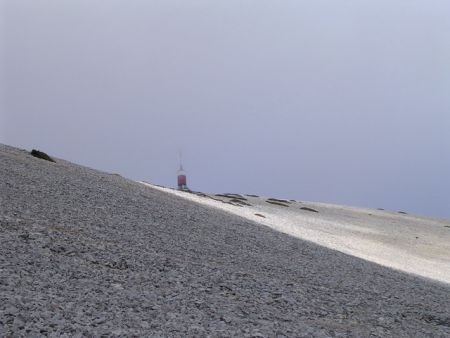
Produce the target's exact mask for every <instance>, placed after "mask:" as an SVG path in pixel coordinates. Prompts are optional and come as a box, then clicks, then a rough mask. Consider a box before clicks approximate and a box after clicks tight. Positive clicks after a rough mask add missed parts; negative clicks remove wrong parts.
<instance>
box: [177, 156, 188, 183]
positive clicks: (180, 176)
mask: <svg viewBox="0 0 450 338" xmlns="http://www.w3.org/2000/svg"><path fill="white" fill-rule="evenodd" d="M182 155H183V153H182V152H181V149H180V150H179V151H178V157H179V160H180V169H178V176H177V183H178V190H187V191H189V188H188V187H187V179H186V173H185V172H184V169H183V162H182Z"/></svg>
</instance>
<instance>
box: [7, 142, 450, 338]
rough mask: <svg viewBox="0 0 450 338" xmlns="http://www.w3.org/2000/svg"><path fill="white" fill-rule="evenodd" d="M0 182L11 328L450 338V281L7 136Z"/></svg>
mask: <svg viewBox="0 0 450 338" xmlns="http://www.w3.org/2000/svg"><path fill="white" fill-rule="evenodd" d="M50 155H51V154H50ZM0 192H1V195H0V198H1V200H0V243H1V246H0V336H2V337H3V336H5V337H10V336H11V337H21V336H26V337H39V336H50V337H64V336H66V337H81V336H85V337H100V336H105V337H109V336H115V337H119V336H120V337H125V336H126V337H132V336H135V337H142V336H151V337H202V336H210V337H230V336H235V337H348V336H349V337H374V336H375V337H376V336H378V337H386V336H389V337H448V336H449V332H450V308H449V304H450V287H449V286H448V285H447V284H444V283H438V282H435V281H433V280H430V279H425V278H418V277H414V276H412V275H409V274H405V273H402V272H399V271H396V270H393V269H389V268H386V267H383V266H380V265H377V264H374V263H371V262H368V261H366V260H362V259H359V258H356V257H353V256H350V255H347V254H344V253H341V252H338V251H335V250H330V249H328V248H325V247H322V246H319V245H316V244H313V243H311V242H308V241H303V240H301V239H299V238H296V237H294V236H289V235H287V234H284V233H281V232H279V231H275V230H273V229H271V228H269V227H267V226H265V225H261V224H258V223H256V222H252V221H250V220H248V219H245V218H242V217H238V216H235V215H231V214H230V213H228V212H225V211H222V210H218V209H213V208H210V207H207V206H204V205H201V204H198V203H193V202H192V201H189V200H186V199H183V198H179V197H177V196H174V195H172V194H167V193H165V192H161V191H159V190H156V189H154V188H150V187H147V186H144V185H142V184H140V183H135V182H132V181H129V180H126V179H124V178H122V177H120V176H117V175H113V174H107V173H103V172H99V171H95V170H92V169H88V168H84V167H81V166H77V165H74V164H71V163H68V162H65V161H62V160H57V163H50V162H47V161H44V160H40V159H36V158H33V157H31V156H30V155H28V153H27V152H25V151H23V150H18V149H15V148H11V147H8V146H2V145H0Z"/></svg>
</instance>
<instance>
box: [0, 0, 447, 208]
mask: <svg viewBox="0 0 450 338" xmlns="http://www.w3.org/2000/svg"><path fill="white" fill-rule="evenodd" d="M0 3H1V6H0V11H1V13H0V19H1V20H2V22H1V25H2V26H0V27H1V31H0V48H1V50H0V51H1V53H0V66H3V70H4V74H2V73H0V75H1V83H0V95H1V96H0V99H1V100H2V102H1V105H0V109H1V111H0V113H1V114H0V123H1V125H0V128H1V129H0V142H2V143H6V144H10V145H13V146H18V147H23V148H27V149H31V148H38V149H41V150H44V151H46V152H48V153H49V154H51V155H54V156H56V157H61V158H64V159H68V160H70V161H73V162H76V163H80V164H83V165H87V166H90V167H94V168H97V169H102V170H106V171H110V172H118V173H121V174H122V175H124V176H126V177H129V178H133V179H142V180H147V181H150V182H153V183H156V184H161V185H166V186H174V185H175V182H176V181H175V175H176V170H177V166H178V149H180V148H181V149H182V150H183V153H184V165H185V168H186V169H187V171H188V185H189V186H190V187H191V188H192V189H194V190H200V191H208V192H240V193H256V194H261V195H265V196H274V197H283V198H295V199H300V200H311V201H321V202H333V203H339V204H348V205H355V206H368V207H374V208H376V207H382V208H386V209H392V210H405V211H408V212H412V213H418V214H425V215H434V216H440V217H450V207H449V205H450V203H449V202H450V177H449V176H450V174H449V173H450V157H449V154H450V20H449V13H450V2H449V1H448V0H442V1H439V0H423V1H415V0H381V1H380V0H378V1H373V0H342V1H336V0H311V1H300V0H292V1H288V0H286V1H278V0H272V1H262V0H257V1H256V0H255V1H242V0H239V1H232V0H226V1H225V0H224V1H206V0H205V1H186V0H183V1H181V0H180V1H168V0H161V1H148V0H145V1H144V0H133V1H129V0H126V1H125V0H122V1H118V0H108V1H106V0H105V1H100V0H65V1H61V0H53V1H50V0H40V1H39V0H27V1H24V0H0ZM0 72H2V67H0Z"/></svg>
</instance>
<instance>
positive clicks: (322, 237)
mask: <svg viewBox="0 0 450 338" xmlns="http://www.w3.org/2000/svg"><path fill="white" fill-rule="evenodd" d="M142 183H143V184H146V185H149V184H148V183H145V182H142ZM150 186H152V185H150ZM152 187H153V188H156V189H159V190H162V191H165V192H168V193H171V194H175V195H177V196H180V197H183V198H186V199H188V200H192V201H194V202H197V203H200V204H203V205H208V206H211V207H214V208H217V209H222V210H225V211H227V212H230V213H232V214H235V215H238V216H242V217H245V218H247V219H249V220H252V221H255V222H258V223H261V224H263V225H267V226H269V227H271V228H273V229H275V230H278V231H281V232H284V233H286V234H289V235H292V236H295V237H298V238H301V239H305V240H308V241H312V242H314V243H317V244H320V245H323V246H326V247H328V248H331V249H334V250H339V251H341V252H344V253H347V254H350V255H353V256H356V257H360V258H364V259H366V260H369V261H371V262H375V263H378V264H382V265H384V266H388V267H392V268H395V269H399V270H402V271H405V272H408V273H413V274H416V275H419V276H423V277H427V278H432V279H436V280H439V281H442V282H445V283H449V284H450V221H448V220H444V219H433V218H429V217H419V216H414V215H408V214H405V213H403V212H400V213H399V212H389V211H385V210H374V209H362V208H354V207H348V206H340V205H332V204H324V203H311V202H300V201H294V200H279V199H273V198H267V197H257V196H254V195H237V194H216V195H213V194H204V193H188V192H184V191H178V190H173V189H169V188H163V187H158V186H152Z"/></svg>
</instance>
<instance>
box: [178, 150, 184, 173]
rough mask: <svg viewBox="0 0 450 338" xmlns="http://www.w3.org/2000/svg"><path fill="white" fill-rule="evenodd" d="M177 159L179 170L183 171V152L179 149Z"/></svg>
mask: <svg viewBox="0 0 450 338" xmlns="http://www.w3.org/2000/svg"><path fill="white" fill-rule="evenodd" d="M178 159H179V161H180V170H183V161H182V160H183V152H182V151H181V149H179V150H178Z"/></svg>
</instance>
